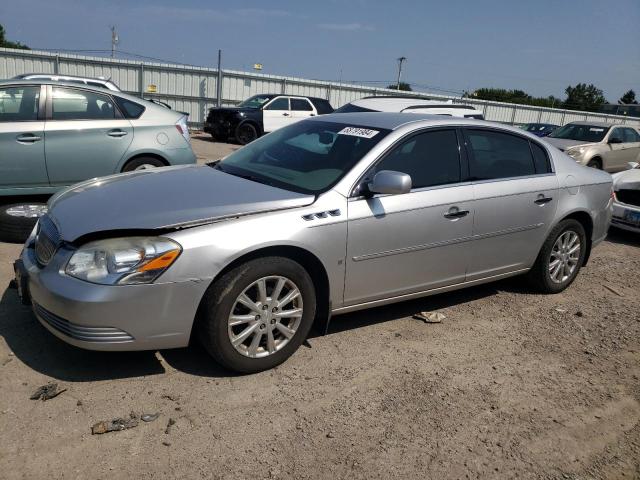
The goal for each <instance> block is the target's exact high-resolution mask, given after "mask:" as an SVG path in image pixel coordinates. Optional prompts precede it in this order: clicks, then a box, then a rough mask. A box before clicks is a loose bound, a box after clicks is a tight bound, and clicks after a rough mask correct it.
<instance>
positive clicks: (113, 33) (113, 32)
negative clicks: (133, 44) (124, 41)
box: [111, 26, 120, 58]
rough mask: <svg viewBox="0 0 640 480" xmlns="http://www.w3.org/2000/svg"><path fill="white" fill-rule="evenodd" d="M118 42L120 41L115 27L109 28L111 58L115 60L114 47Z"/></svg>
mask: <svg viewBox="0 0 640 480" xmlns="http://www.w3.org/2000/svg"><path fill="white" fill-rule="evenodd" d="M119 41H120V39H119V38H118V33H117V32H116V27H115V26H112V27H111V58H115V57H116V45H118V42H119Z"/></svg>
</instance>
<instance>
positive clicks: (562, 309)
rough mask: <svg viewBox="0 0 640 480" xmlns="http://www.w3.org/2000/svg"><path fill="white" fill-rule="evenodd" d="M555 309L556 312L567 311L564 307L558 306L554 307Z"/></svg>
mask: <svg viewBox="0 0 640 480" xmlns="http://www.w3.org/2000/svg"><path fill="white" fill-rule="evenodd" d="M555 310H556V312H558V313H567V310H566V309H564V308H560V307H558V308H556V309H555Z"/></svg>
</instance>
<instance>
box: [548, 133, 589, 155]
mask: <svg viewBox="0 0 640 480" xmlns="http://www.w3.org/2000/svg"><path fill="white" fill-rule="evenodd" d="M544 139H545V141H546V142H549V143H550V144H551V145H553V146H554V147H556V148H559V149H560V150H562V151H563V152H564V151H565V150H566V149H567V148H570V147H578V146H581V147H584V146H587V145H593V143H585V142H583V141H581V140H567V139H566V138H553V137H544Z"/></svg>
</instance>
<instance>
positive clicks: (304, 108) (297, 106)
mask: <svg viewBox="0 0 640 480" xmlns="http://www.w3.org/2000/svg"><path fill="white" fill-rule="evenodd" d="M291 110H297V111H301V112H311V111H313V107H312V106H311V104H310V103H309V101H308V100H305V99H304V98H292V99H291Z"/></svg>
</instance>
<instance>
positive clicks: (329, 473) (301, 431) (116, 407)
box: [0, 138, 640, 479]
mask: <svg viewBox="0 0 640 480" xmlns="http://www.w3.org/2000/svg"><path fill="white" fill-rule="evenodd" d="M194 148H195V150H196V151H197V153H198V156H199V158H200V161H203V160H204V159H205V158H212V159H213V158H219V157H220V156H222V155H225V154H226V153H228V151H229V150H230V149H232V148H235V147H233V146H220V145H217V144H214V143H213V142H210V141H209V140H208V139H206V138H205V139H202V140H199V139H195V140H194ZM19 251H20V246H19V245H9V244H0V293H1V295H2V298H1V301H0V337H1V339H0V392H1V393H0V478H2V479H18V478H36V479H40V478H56V479H58V478H64V479H73V478H78V479H86V478H92V479H111V478H129V479H151V478H154V479H161V478H185V479H194V478H220V479H249V478H251V479H262V478H265V479H271V478H296V479H298V478H300V479H324V478H363V479H364V478H366V479H389V478H416V479H418V478H419V479H424V478H432V479H445V478H447V479H448V478H462V479H464V478H509V479H510V478H543V479H556V478H557V479H622V478H640V423H639V421H640V380H639V376H640V363H639V362H640V295H639V293H640V275H639V274H638V273H639V272H640V236H637V235H632V234H626V233H622V232H616V231H613V232H612V233H611V234H610V236H609V238H608V240H607V241H606V242H604V243H603V244H602V245H601V246H599V247H598V248H597V249H595V250H594V252H593V255H592V258H591V261H590V263H589V265H588V266H587V267H586V268H584V269H583V270H582V272H581V273H580V275H579V276H578V278H577V280H576V282H575V283H574V284H573V285H572V286H571V287H570V288H569V289H568V290H567V291H565V292H564V293H562V294H558V295H553V296H543V295H538V294H532V293H531V292H530V290H528V288H527V286H526V285H525V284H524V283H523V282H521V281H519V280H518V279H510V280H507V281H502V282H499V283H494V284H490V285H485V286H480V287H476V288H471V289H467V290H463V291H459V292H453V293H447V294H441V295H438V296H434V297H430V298H426V299H421V300H416V301H411V302H406V303H401V304H396V305H393V306H388V307H383V308H378V309H374V310H368V311H363V312H358V313H355V314H349V315H344V316H341V317H335V318H334V319H333V323H332V326H331V329H330V332H329V335H327V336H323V337H312V338H310V340H309V345H310V347H301V348H300V350H299V351H298V352H297V353H296V354H295V355H294V356H293V357H292V358H291V359H290V360H289V361H287V362H286V363H285V364H283V365H281V366H280V367H278V368H276V369H274V370H272V371H268V372H263V373H260V374H257V375H248V376H237V375H233V374H231V373H229V372H227V371H224V370H222V369H221V368H219V367H218V366H216V364H215V363H213V361H211V360H210V359H209V358H208V357H207V355H206V354H205V353H204V351H202V350H201V349H200V348H198V347H191V348H189V349H182V350H171V351H160V352H136V353H99V352H89V351H83V350H80V349H76V348H74V347H71V346H68V345H66V344H65V343H63V342H61V341H59V340H57V339H56V338H55V337H53V336H52V335H51V334H49V333H48V332H47V331H46V330H45V329H44V328H43V327H41V326H40V325H39V324H38V323H37V321H36V320H35V318H34V316H33V315H32V313H31V311H30V309H29V308H28V307H25V306H22V305H20V304H19V302H18V298H17V295H16V291H15V290H14V289H11V288H10V287H9V282H10V279H11V278H12V268H11V263H12V261H13V259H14V258H16V257H17V255H18V254H19ZM423 310H429V311H435V310H437V311H440V312H442V313H444V314H445V315H446V318H445V319H444V321H443V322H442V323H439V324H426V323H423V322H421V321H419V320H415V319H413V318H412V317H411V315H412V314H414V313H416V312H419V311H423ZM51 381H54V382H57V383H58V385H59V387H60V388H66V389H67V390H66V391H65V392H64V393H62V394H61V395H59V396H57V397H56V398H53V399H51V400H48V401H46V402H43V401H40V400H30V399H29V396H30V395H31V394H32V393H33V391H34V390H35V389H36V388H37V387H39V386H40V385H43V384H46V383H47V382H51ZM131 411H134V412H136V413H138V414H141V413H156V412H157V413H160V417H159V418H158V419H157V420H155V421H153V422H150V423H143V422H141V423H140V425H139V426H137V427H136V428H133V429H130V430H125V431H121V432H113V433H108V434H105V435H92V434H91V426H92V425H93V424H94V423H96V422H98V421H100V420H109V419H113V418H115V417H127V416H128V415H129V413H130V412H131ZM170 420H173V421H174V422H175V424H173V425H172V426H171V427H170V428H169V429H168V433H167V430H166V429H167V425H168V423H170Z"/></svg>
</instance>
